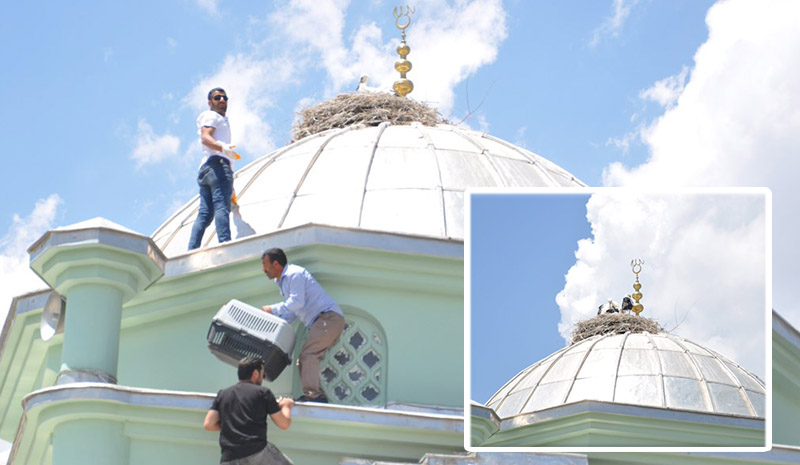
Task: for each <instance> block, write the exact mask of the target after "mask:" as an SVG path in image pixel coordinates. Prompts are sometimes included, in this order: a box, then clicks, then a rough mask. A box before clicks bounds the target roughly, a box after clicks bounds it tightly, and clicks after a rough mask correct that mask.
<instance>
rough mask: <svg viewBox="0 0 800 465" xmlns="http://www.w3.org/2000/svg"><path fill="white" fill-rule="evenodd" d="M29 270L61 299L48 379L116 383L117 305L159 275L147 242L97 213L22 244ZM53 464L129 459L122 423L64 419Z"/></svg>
mask: <svg viewBox="0 0 800 465" xmlns="http://www.w3.org/2000/svg"><path fill="white" fill-rule="evenodd" d="M28 253H29V254H30V257H31V268H32V269H33V270H34V271H35V272H36V273H37V274H38V275H39V276H41V277H42V279H44V280H45V281H46V282H47V283H48V284H50V286H51V287H52V288H53V289H55V290H56V291H57V292H58V293H59V294H61V295H62V296H64V297H66V310H65V312H66V315H65V317H66V318H65V324H64V345H63V348H62V354H61V368H60V370H59V374H58V379H57V380H56V384H69V383H76V382H97V383H114V384H116V382H117V362H118V360H119V330H120V322H121V320H122V304H123V303H124V302H126V301H127V300H129V299H131V298H133V297H134V296H135V295H136V294H138V293H139V292H141V291H142V290H143V289H144V288H146V287H147V286H149V285H150V284H152V283H153V282H154V281H155V280H157V279H158V278H159V277H161V275H162V274H163V273H164V263H165V261H166V259H165V257H164V255H163V254H162V253H161V251H160V250H159V249H158V247H156V245H155V244H154V243H153V241H152V240H151V239H150V238H149V237H146V236H142V235H140V234H137V233H134V232H133V231H130V230H128V229H126V228H123V227H122V226H119V225H116V224H114V223H112V222H110V221H108V220H104V219H102V218H95V219H93V220H89V221H85V222H83V223H78V224H75V225H72V226H67V227H63V228H58V229H55V230H52V231H49V232H47V233H46V234H45V235H44V236H42V237H41V238H40V239H39V240H38V241H36V242H35V243H34V244H33V245H32V246H31V247H30V248H29V249H28ZM52 441H53V454H52V457H53V464H54V465H79V464H81V465H82V464H88V463H97V464H106V463H107V464H112V463H113V464H120V465H124V464H127V463H128V462H129V456H130V453H129V442H130V441H129V438H128V437H127V436H126V435H125V431H124V422H123V421H121V420H120V419H119V418H116V417H114V416H110V417H109V416H101V417H94V418H93V417H92V416H91V415H87V417H86V418H81V419H74V418H73V419H67V420H64V421H63V422H61V423H58V425H57V426H56V427H55V428H54V430H53V436H52Z"/></svg>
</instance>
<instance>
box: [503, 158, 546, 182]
mask: <svg viewBox="0 0 800 465" xmlns="http://www.w3.org/2000/svg"><path fill="white" fill-rule="evenodd" d="M491 162H492V165H493V166H494V168H495V169H496V170H497V172H498V173H500V176H501V177H502V178H503V179H504V180H505V184H506V186H508V187H525V186H528V185H529V184H530V179H529V178H530V176H529V175H528V174H527V173H528V172H529V171H530V169H531V166H533V165H532V164H531V163H529V162H527V161H518V160H510V159H507V158H502V157H494V156H493V157H492V158H491ZM535 176H537V178H538V180H537V182H540V183H541V184H542V185H546V186H551V185H555V183H554V182H553V180H552V178H550V177H549V176H546V172H544V171H536V172H535Z"/></svg>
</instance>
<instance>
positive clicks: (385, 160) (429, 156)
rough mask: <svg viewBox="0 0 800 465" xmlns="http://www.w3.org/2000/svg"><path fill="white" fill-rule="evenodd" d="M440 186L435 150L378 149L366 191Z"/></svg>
mask: <svg viewBox="0 0 800 465" xmlns="http://www.w3.org/2000/svg"><path fill="white" fill-rule="evenodd" d="M440 185H441V180H440V178H439V167H438V166H437V165H436V155H435V153H434V152H433V151H432V150H414V149H409V148H378V149H377V150H376V151H375V157H374V158H373V160H372V166H371V167H370V171H369V181H367V190H381V189H414V188H417V189H435V188H437V187H438V186H440Z"/></svg>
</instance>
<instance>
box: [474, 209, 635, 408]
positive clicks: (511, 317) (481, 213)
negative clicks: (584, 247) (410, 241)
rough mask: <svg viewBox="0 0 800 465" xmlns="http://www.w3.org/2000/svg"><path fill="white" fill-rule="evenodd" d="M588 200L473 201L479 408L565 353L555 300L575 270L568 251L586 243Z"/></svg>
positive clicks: (588, 228)
mask: <svg viewBox="0 0 800 465" xmlns="http://www.w3.org/2000/svg"><path fill="white" fill-rule="evenodd" d="M588 199H589V194H575V195H546V194H539V195H488V194H482V195H479V194H476V195H474V196H473V197H472V210H471V218H472V221H471V223H470V235H471V236H470V246H471V247H470V253H471V257H470V258H471V266H470V270H469V273H470V279H471V280H472V285H471V286H470V288H471V290H472V294H471V300H470V302H471V308H472V313H471V325H472V328H471V331H472V332H471V337H472V344H471V349H472V353H471V356H472V364H471V369H472V376H471V390H472V392H471V398H472V399H473V400H476V401H478V402H481V403H485V402H486V401H487V400H489V397H491V395H492V394H494V393H495V392H496V391H497V390H498V389H500V388H501V387H502V386H503V384H505V382H506V381H508V380H509V379H511V377H512V376H514V375H516V374H517V373H519V372H520V371H522V369H523V368H525V367H527V366H529V365H531V364H533V363H534V362H536V361H538V360H541V359H543V358H545V357H546V356H548V355H550V354H551V353H553V352H555V351H556V350H558V349H560V348H562V347H564V339H563V338H562V337H561V336H560V335H559V333H558V330H557V326H558V322H559V321H560V320H561V313H560V310H559V308H558V305H556V300H555V296H556V294H558V293H559V291H561V289H563V287H564V276H565V275H566V274H567V271H568V270H569V268H570V267H571V266H572V265H573V264H574V263H575V255H574V254H575V244H576V243H577V242H578V240H580V239H584V238H587V237H590V236H591V228H590V225H589V222H588V221H587V220H586V202H587V201H588ZM623 265H625V264H624V263H623ZM616 300H619V299H616Z"/></svg>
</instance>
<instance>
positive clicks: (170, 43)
mask: <svg viewBox="0 0 800 465" xmlns="http://www.w3.org/2000/svg"><path fill="white" fill-rule="evenodd" d="M167 48H168V49H169V51H170V52H174V51H175V50H176V49H177V48H178V41H177V39H175V38H173V37H167Z"/></svg>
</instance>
